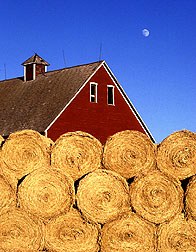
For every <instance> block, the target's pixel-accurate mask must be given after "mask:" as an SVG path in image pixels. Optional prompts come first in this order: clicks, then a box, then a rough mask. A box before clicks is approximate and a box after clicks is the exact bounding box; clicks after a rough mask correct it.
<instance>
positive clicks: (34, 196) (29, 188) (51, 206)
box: [18, 167, 75, 220]
mask: <svg viewBox="0 0 196 252" xmlns="http://www.w3.org/2000/svg"><path fill="white" fill-rule="evenodd" d="M74 199H75V194H74V183H73V180H72V179H71V178H69V177H68V176H67V175H65V174H62V173H61V172H60V171H58V170H55V169H52V168H51V167H46V168H43V169H41V168H40V169H37V170H35V171H33V172H32V173H30V174H29V175H27V176H26V177H25V179H24V180H23V181H22V183H21V184H20V186H19V188H18V202H19V206H20V207H21V208H23V209H24V210H26V211H27V212H29V213H30V214H32V215H35V216H37V217H38V218H42V219H45V220H47V219H48V218H52V217H55V216H57V215H59V214H61V213H66V212H67V211H69V210H70V207H71V206H72V205H73V203H74Z"/></svg>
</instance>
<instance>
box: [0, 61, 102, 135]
mask: <svg viewBox="0 0 196 252" xmlns="http://www.w3.org/2000/svg"><path fill="white" fill-rule="evenodd" d="M103 62H104V61H100V62H94V63H90V64H85V65H79V66H74V67H69V68H64V69H60V70H56V71H50V72H47V73H44V75H38V76H37V77H36V79H35V80H31V81H27V82H24V80H23V78H14V79H10V80H4V81H0V135H2V136H8V135H9V134H10V133H11V132H14V131H18V130H22V129H33V130H37V131H39V132H44V131H45V129H46V128H47V126H48V125H49V124H50V123H51V122H52V121H53V120H54V118H56V116H57V115H58V114H59V113H60V112H61V111H62V109H63V108H64V107H65V106H66V105H67V104H68V103H69V101H70V100H71V99H72V98H73V97H74V95H75V94H76V93H77V91H78V90H79V89H80V88H81V87H82V86H83V84H84V83H85V82H86V81H87V80H88V79H89V78H90V77H91V75H92V74H93V73H94V72H95V71H96V69H97V68H98V67H99V66H100V65H102V64H103ZM24 63H25V64H26V63H27V62H24ZM24 63H23V64H24Z"/></svg>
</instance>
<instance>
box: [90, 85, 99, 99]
mask: <svg viewBox="0 0 196 252" xmlns="http://www.w3.org/2000/svg"><path fill="white" fill-rule="evenodd" d="M90 102H95V103H96V102H97V83H94V82H92V83H90Z"/></svg>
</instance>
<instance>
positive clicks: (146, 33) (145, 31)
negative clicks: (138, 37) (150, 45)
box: [142, 29, 150, 37]
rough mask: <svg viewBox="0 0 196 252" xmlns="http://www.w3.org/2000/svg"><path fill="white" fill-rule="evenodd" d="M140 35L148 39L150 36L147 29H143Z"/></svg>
mask: <svg viewBox="0 0 196 252" xmlns="http://www.w3.org/2000/svg"><path fill="white" fill-rule="evenodd" d="M142 34H143V35H144V37H148V36H149V35H150V32H149V30H148V29H143V30H142Z"/></svg>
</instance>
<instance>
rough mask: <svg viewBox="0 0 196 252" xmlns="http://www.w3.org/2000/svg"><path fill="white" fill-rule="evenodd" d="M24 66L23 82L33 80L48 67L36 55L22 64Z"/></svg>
mask: <svg viewBox="0 0 196 252" xmlns="http://www.w3.org/2000/svg"><path fill="white" fill-rule="evenodd" d="M22 65H23V66H24V81H29V80H35V79H36V76H37V75H39V74H44V73H46V72H47V67H48V66H49V65H50V64H49V63H48V62H46V61H45V60H44V59H42V58H41V57H40V56H39V55H38V54H37V53H35V54H34V55H33V56H32V57H30V58H29V59H27V60H26V61H25V62H23V63H22Z"/></svg>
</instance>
